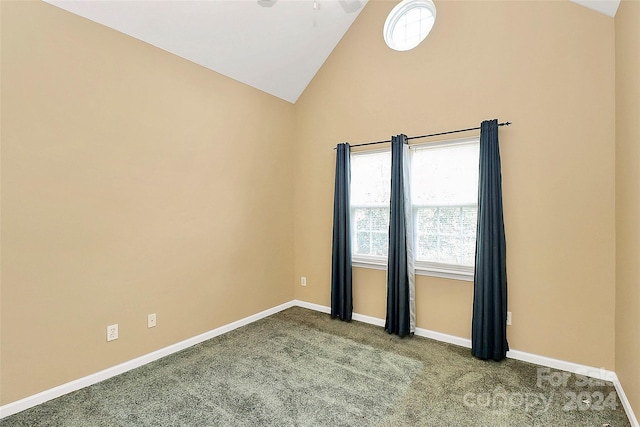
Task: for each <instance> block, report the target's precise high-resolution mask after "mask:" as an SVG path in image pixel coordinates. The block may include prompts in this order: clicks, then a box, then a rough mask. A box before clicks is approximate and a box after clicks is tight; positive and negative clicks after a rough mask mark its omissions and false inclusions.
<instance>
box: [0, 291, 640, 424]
mask: <svg viewBox="0 0 640 427" xmlns="http://www.w3.org/2000/svg"><path fill="white" fill-rule="evenodd" d="M293 306H298V307H303V308H308V309H310V310H314V311H319V312H322V313H330V312H331V308H330V307H327V306H324V305H320V304H314V303H310V302H306V301H300V300H292V301H289V302H286V303H284V304H280V305H278V306H276V307H273V308H270V309H268V310H264V311H261V312H260V313H256V314H254V315H251V316H248V317H245V318H244V319H240V320H238V321H235V322H232V323H229V324H227V325H224V326H221V327H219V328H216V329H213V330H211V331H209V332H205V333H204V334H200V335H197V336H195V337H192V338H189V339H186V340H184V341H180V342H179V343H176V344H172V345H170V346H168V347H164V348H162V349H160V350H157V351H154V352H152V353H148V354H146V355H144V356H140V357H137V358H135V359H132V360H129V361H127V362H124V363H121V364H119V365H116V366H113V367H111V368H108V369H105V370H103V371H100V372H96V373H94V374H91V375H88V376H86V377H83V378H79V379H77V380H74V381H71V382H68V383H66V384H62V385H60V386H57V387H54V388H51V389H49V390H45V391H43V392H40V393H37V394H34V395H32V396H28V397H25V398H24V399H20V400H18V401H15V402H12V403H9V404H6V405H4V406H0V419H2V418H4V417H8V416H9V415H13V414H16V413H18V412H21V411H24V410H25V409H29V408H31V407H33V406H36V405H39V404H41V403H44V402H47V401H49V400H52V399H55V398H57V397H60V396H63V395H65V394H67V393H71V392H73V391H76V390H79V389H81V388H84V387H88V386H90V385H92V384H96V383H98V382H100V381H104V380H106V379H108V378H111V377H114V376H116V375H119V374H122V373H124V372H127V371H130V370H132V369H135V368H138V367H140V366H143V365H146V364H147V363H150V362H153V361H155V360H158V359H160V358H162V357H165V356H168V355H170V354H173V353H176V352H178V351H180V350H184V349H185V348H188V347H191V346H194V345H196V344H199V343H201V342H204V341H207V340H209V339H211V338H214V337H217V336H218V335H222V334H224V333H227V332H229V331H232V330H234V329H237V328H239V327H241V326H245V325H248V324H249V323H253V322H255V321H256V320H260V319H263V318H265V317H268V316H271V315H272V314H275V313H278V312H280V311H282V310H285V309H287V308H290V307H293ZM353 320H357V321H360V322H363V323H368V324H371V325H376V326H381V327H384V323H385V321H384V319H380V318H378V317H373V316H367V315H364V314H358V313H353ZM415 334H416V335H418V336H421V337H425V338H431V339H433V340H436V341H441V342H446V343H449V344H455V345H458V346H461V347H465V348H471V340H469V339H467V338H461V337H456V336H454V335H448V334H443V333H441V332H436V331H430V330H428V329H423V328H416V331H415ZM507 357H508V358H510V359H516V360H522V361H524V362H529V363H534V364H537V365H541V366H545V367H549V368H554V369H558V370H562V371H567V372H571V373H574V374H578V375H584V376H588V377H592V378H596V379H600V380H605V381H611V382H613V384H614V386H615V388H616V392H617V393H618V397H619V398H620V401H621V403H622V406H623V407H624V410H625V412H626V414H627V416H628V417H629V422H630V423H631V427H640V424H638V420H637V418H636V417H635V414H634V412H633V409H632V408H631V404H630V403H629V400H628V399H627V396H626V395H625V393H624V390H623V389H622V384H620V381H619V380H618V377H617V375H616V374H615V372H613V371H608V370H606V369H599V368H593V367H590V366H585V365H580V364H577V363H573V362H566V361H564V360H558V359H553V358H550V357H545V356H539V355H536V354H531V353H526V352H523V351H518V350H511V351H509V352H507Z"/></svg>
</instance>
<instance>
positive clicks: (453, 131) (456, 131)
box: [334, 122, 511, 150]
mask: <svg viewBox="0 0 640 427" xmlns="http://www.w3.org/2000/svg"><path fill="white" fill-rule="evenodd" d="M510 124H511V122H503V123H498V126H509V125H510ZM478 129H480V126H478V127H475V128H468V129H458V130H450V131H448V132H438V133H431V134H429V135H420V136H410V137H408V138H407V140H409V139H419V138H428V137H430V136H440V135H448V134H450V133H458V132H468V131H470V130H478ZM388 142H391V140H390V139H387V140H386V141H376V142H365V143H364V144H355V145H351V147H364V146H365V145H375V144H384V143H388ZM334 150H335V148H334Z"/></svg>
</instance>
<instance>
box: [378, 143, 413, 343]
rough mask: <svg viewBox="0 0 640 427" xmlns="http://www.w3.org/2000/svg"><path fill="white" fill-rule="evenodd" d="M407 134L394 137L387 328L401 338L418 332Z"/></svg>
mask: <svg viewBox="0 0 640 427" xmlns="http://www.w3.org/2000/svg"><path fill="white" fill-rule="evenodd" d="M409 182H410V177H409V147H408V145H407V136H406V135H398V136H394V137H392V138H391V206H390V207H391V212H390V215H389V259H388V265H387V317H386V321H385V330H386V331H387V332H389V333H390V334H397V335H399V336H401V337H404V336H406V335H411V334H413V333H414V332H415V273H414V265H413V264H414V262H413V237H412V236H413V231H412V223H413V220H412V213H411V199H410V191H409Z"/></svg>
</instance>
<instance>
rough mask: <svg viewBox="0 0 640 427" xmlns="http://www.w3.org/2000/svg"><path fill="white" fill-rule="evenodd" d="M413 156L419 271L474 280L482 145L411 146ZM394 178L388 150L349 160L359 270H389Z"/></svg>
mask: <svg viewBox="0 0 640 427" xmlns="http://www.w3.org/2000/svg"><path fill="white" fill-rule="evenodd" d="M410 153H411V159H410V162H411V180H410V181H411V182H410V188H411V202H412V212H413V222H414V223H413V230H414V236H413V243H414V253H415V265H416V272H417V273H418V274H425V275H432V276H438V277H449V278H456V279H462V280H472V279H473V268H474V261H475V237H476V222H477V219H476V216H477V209H478V204H477V203H478V202H477V200H478V155H479V141H478V139H477V138H472V139H464V140H455V141H445V142H441V143H431V144H424V145H413V146H412V147H411V150H410ZM390 177H391V152H390V150H388V149H387V150H384V151H375V152H360V153H353V154H352V155H351V222H352V224H351V230H352V233H353V235H352V242H353V245H352V253H353V264H354V265H355V266H362V267H371V268H385V266H386V262H387V250H388V241H389V235H388V233H389V196H390V191H391V178H390Z"/></svg>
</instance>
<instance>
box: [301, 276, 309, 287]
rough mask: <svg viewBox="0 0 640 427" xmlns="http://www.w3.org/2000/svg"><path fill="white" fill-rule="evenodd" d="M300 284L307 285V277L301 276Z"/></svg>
mask: <svg viewBox="0 0 640 427" xmlns="http://www.w3.org/2000/svg"><path fill="white" fill-rule="evenodd" d="M300 286H307V278H306V277H304V276H302V277H301V278H300Z"/></svg>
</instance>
